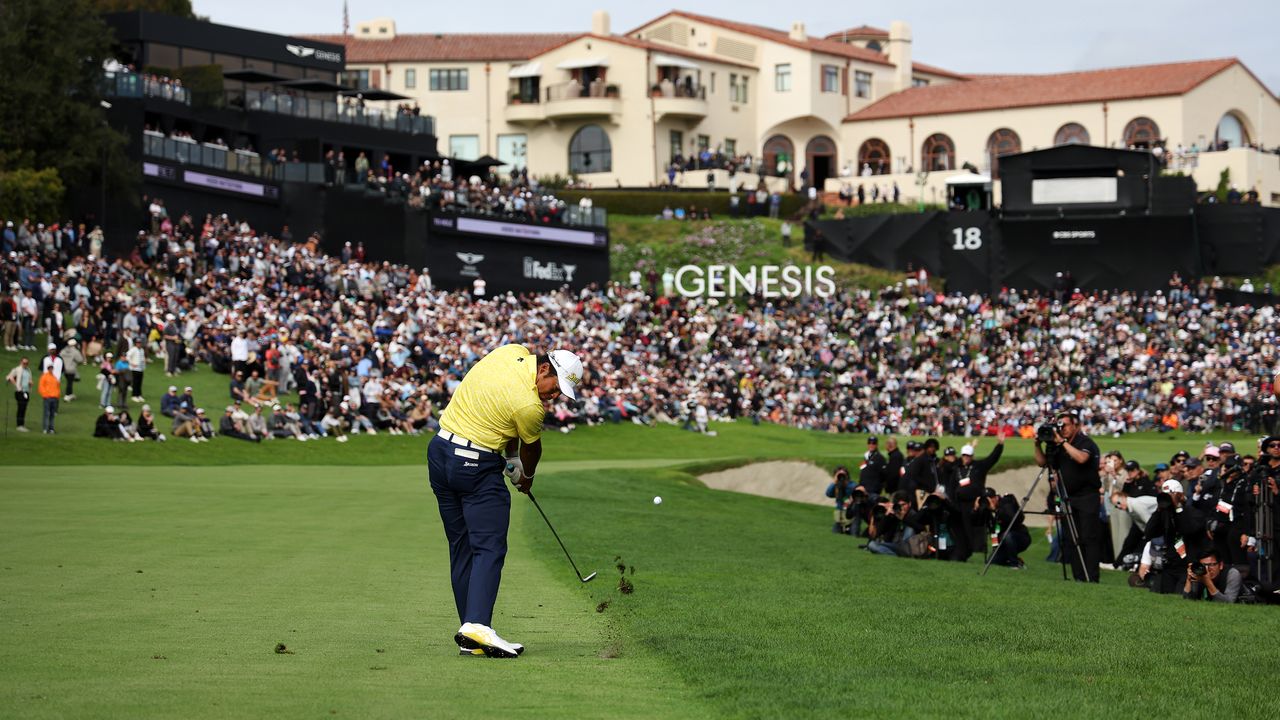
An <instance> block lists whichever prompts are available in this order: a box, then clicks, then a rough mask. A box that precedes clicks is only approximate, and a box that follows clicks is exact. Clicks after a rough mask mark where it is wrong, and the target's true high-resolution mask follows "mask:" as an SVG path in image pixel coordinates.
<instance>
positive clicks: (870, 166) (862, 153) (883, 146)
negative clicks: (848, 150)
mask: <svg viewBox="0 0 1280 720" xmlns="http://www.w3.org/2000/svg"><path fill="white" fill-rule="evenodd" d="M892 162H893V161H892V159H891V157H890V155H889V145H888V143H886V142H885V141H883V140H881V139H880V138H871V139H870V140H865V141H863V143H862V146H861V147H859V148H858V174H859V175H888V174H889V171H890V169H891V167H892Z"/></svg>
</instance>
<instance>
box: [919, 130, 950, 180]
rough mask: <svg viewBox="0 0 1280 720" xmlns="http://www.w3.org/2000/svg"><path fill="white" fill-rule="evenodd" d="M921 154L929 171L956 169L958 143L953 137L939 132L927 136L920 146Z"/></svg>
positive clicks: (925, 167) (923, 162)
mask: <svg viewBox="0 0 1280 720" xmlns="http://www.w3.org/2000/svg"><path fill="white" fill-rule="evenodd" d="M920 156H921V160H922V164H923V165H924V169H925V170H926V171H927V172H933V171H936V170H954V169H955V167H956V144H955V143H954V142H952V141H951V138H949V137H947V136H946V135H943V134H942V133H937V134H934V135H930V136H929V137H927V138H925V141H924V145H923V146H921V148H920Z"/></svg>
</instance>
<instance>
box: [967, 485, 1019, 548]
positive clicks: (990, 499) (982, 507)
mask: <svg viewBox="0 0 1280 720" xmlns="http://www.w3.org/2000/svg"><path fill="white" fill-rule="evenodd" d="M977 502H978V507H979V510H978V513H977V514H976V515H975V520H977V521H980V522H981V524H980V525H979V526H978V529H979V530H980V531H981V530H985V531H986V532H987V533H989V534H990V537H991V547H992V550H993V551H994V552H995V554H996V556H995V558H993V559H992V560H991V564H993V565H1003V566H1004V567H1012V568H1022V567H1025V566H1026V563H1024V562H1023V561H1022V558H1020V557H1018V556H1019V555H1021V554H1022V553H1024V552H1026V550H1027V548H1029V547H1031V533H1030V532H1028V531H1027V526H1026V524H1025V523H1024V522H1023V515H1022V510H1021V508H1019V507H1018V498H1016V497H1014V496H1013V495H1011V494H1009V495H1001V494H1000V493H998V492H996V490H995V488H983V490H982V497H980V498H979V499H978V501H977ZM1006 536H1007V537H1006Z"/></svg>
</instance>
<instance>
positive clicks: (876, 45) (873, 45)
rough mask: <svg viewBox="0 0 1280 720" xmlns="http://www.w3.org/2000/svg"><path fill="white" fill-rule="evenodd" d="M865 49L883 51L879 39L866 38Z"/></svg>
mask: <svg viewBox="0 0 1280 720" xmlns="http://www.w3.org/2000/svg"><path fill="white" fill-rule="evenodd" d="M867 49H868V50H871V51H872V52H884V46H883V45H881V44H880V41H879V40H868V41H867Z"/></svg>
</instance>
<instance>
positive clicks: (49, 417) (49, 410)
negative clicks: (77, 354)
mask: <svg viewBox="0 0 1280 720" xmlns="http://www.w3.org/2000/svg"><path fill="white" fill-rule="evenodd" d="M37 388H38V389H39V391H40V397H42V398H44V417H43V419H42V420H41V422H40V427H41V429H42V430H44V433H45V434H46V435H52V434H53V418H54V416H56V415H57V414H58V398H59V397H61V396H62V383H61V382H59V381H58V378H57V377H55V376H54V374H53V371H52V370H45V371H44V372H43V373H41V375H40V383H39V384H38V385H37Z"/></svg>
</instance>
